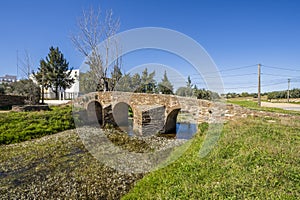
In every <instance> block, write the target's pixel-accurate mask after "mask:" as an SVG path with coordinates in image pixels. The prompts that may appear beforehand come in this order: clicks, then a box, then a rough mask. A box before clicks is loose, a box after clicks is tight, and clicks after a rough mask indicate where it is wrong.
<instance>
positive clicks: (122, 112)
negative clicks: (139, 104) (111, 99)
mask: <svg viewBox="0 0 300 200" xmlns="http://www.w3.org/2000/svg"><path fill="white" fill-rule="evenodd" d="M113 117H114V121H115V122H116V124H117V126H118V127H119V128H120V129H122V130H123V131H126V132H127V133H129V134H130V133H131V132H132V129H133V109H132V107H131V106H130V105H129V104H127V103H124V102H119V103H117V104H116V105H115V106H114V108H113Z"/></svg>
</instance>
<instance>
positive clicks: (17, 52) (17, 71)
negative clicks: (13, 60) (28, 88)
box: [17, 49, 19, 80]
mask: <svg viewBox="0 0 300 200" xmlns="http://www.w3.org/2000/svg"><path fill="white" fill-rule="evenodd" d="M18 77H19V50H18V49H17V80H18Z"/></svg>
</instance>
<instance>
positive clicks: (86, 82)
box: [79, 71, 97, 94]
mask: <svg viewBox="0 0 300 200" xmlns="http://www.w3.org/2000/svg"><path fill="white" fill-rule="evenodd" d="M96 78H97V77H96V75H95V74H94V73H92V72H91V71H87V72H85V73H83V72H81V73H80V76H79V82H80V87H79V90H80V93H84V94H85V93H90V92H95V91H96V90H97V85H96V84H95V80H96Z"/></svg>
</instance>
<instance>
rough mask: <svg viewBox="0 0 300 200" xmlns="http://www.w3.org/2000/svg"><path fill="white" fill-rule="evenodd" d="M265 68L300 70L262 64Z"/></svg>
mask: <svg viewBox="0 0 300 200" xmlns="http://www.w3.org/2000/svg"><path fill="white" fill-rule="evenodd" d="M262 66H264V67H267V68H272V69H280V70H286V71H294V72H300V70H298V69H291V68H283V67H273V66H268V65H262Z"/></svg>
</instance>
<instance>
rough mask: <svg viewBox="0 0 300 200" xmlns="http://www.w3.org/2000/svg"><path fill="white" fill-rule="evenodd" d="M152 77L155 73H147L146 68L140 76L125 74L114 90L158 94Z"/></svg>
mask: <svg viewBox="0 0 300 200" xmlns="http://www.w3.org/2000/svg"><path fill="white" fill-rule="evenodd" d="M154 76H155V71H153V72H151V73H148V69H147V68H145V69H144V71H143V72H142V75H141V76H140V75H139V74H138V73H136V74H134V75H132V76H131V75H130V74H125V75H124V76H123V77H122V78H120V80H119V81H118V83H117V85H116V87H115V90H116V91H123V92H137V93H158V89H157V84H156V81H155V80H154Z"/></svg>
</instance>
